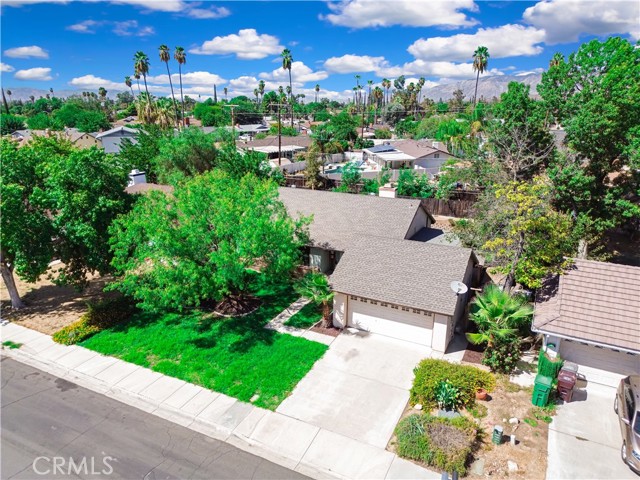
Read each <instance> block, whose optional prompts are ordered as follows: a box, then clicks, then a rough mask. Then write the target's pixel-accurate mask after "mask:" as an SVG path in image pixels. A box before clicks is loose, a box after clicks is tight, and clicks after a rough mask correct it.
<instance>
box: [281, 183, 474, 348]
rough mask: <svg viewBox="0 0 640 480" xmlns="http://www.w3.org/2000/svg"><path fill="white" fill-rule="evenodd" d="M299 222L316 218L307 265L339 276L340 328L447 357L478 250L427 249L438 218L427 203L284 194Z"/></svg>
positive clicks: (283, 191) (336, 306)
mask: <svg viewBox="0 0 640 480" xmlns="http://www.w3.org/2000/svg"><path fill="white" fill-rule="evenodd" d="M280 200H281V201H282V202H283V203H284V204H285V206H286V208H287V211H288V212H289V214H290V215H291V216H293V217H298V216H300V215H303V216H312V218H313V220H312V222H311V225H310V227H309V236H310V242H309V246H308V247H307V250H306V252H305V263H306V264H307V265H309V266H312V267H316V268H318V269H319V270H320V271H322V272H325V273H332V275H331V284H332V287H333V289H334V291H335V293H336V295H335V297H334V318H333V322H334V325H336V326H337V327H345V326H351V327H355V328H359V329H361V330H366V331H369V332H372V333H379V334H382V335H386V336H390V337H393V338H398V339H401V340H406V341H410V342H414V343H418V344H421V345H425V346H428V347H430V348H433V349H434V350H437V351H440V352H444V351H446V348H447V346H448V344H449V342H450V340H451V338H452V337H453V334H454V331H455V330H463V329H464V325H463V324H460V322H461V320H462V318H463V313H464V311H465V307H466V305H467V300H468V295H469V292H467V293H465V294H462V295H460V296H456V294H455V293H454V292H453V291H452V289H451V282H453V281H461V282H463V283H464V284H465V285H467V286H469V287H472V286H475V285H476V284H477V279H478V277H479V275H478V274H477V273H478V272H479V271H480V270H478V269H476V268H474V267H475V266H476V265H477V264H478V260H477V259H476V257H475V255H474V254H473V252H472V251H471V250H470V249H467V248H460V247H457V246H450V245H438V244H434V243H427V242H424V241H422V239H423V238H429V235H425V230H429V229H430V228H431V225H432V223H433V222H434V219H433V217H432V216H431V215H430V214H429V212H427V211H426V210H425V209H424V207H423V206H422V203H421V202H420V201H419V200H417V199H416V200H414V199H391V198H381V197H376V196H368V195H351V194H346V193H336V192H326V191H317V190H303V189H295V188H280Z"/></svg>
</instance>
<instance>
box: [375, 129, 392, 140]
mask: <svg viewBox="0 0 640 480" xmlns="http://www.w3.org/2000/svg"><path fill="white" fill-rule="evenodd" d="M374 138H377V139H382V140H387V139H389V138H391V130H389V129H388V128H379V129H377V130H376V131H375V132H374Z"/></svg>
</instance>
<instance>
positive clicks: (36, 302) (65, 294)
mask: <svg viewBox="0 0 640 480" xmlns="http://www.w3.org/2000/svg"><path fill="white" fill-rule="evenodd" d="M15 280H16V286H17V287H18V292H20V295H21V296H22V300H23V301H24V303H25V304H26V307H25V308H22V309H20V310H13V309H12V308H11V301H10V300H9V293H8V292H7V289H6V287H5V285H4V283H3V282H0V287H1V288H0V301H1V302H2V318H4V319H7V320H10V321H12V322H14V323H17V324H18V325H22V326H24V327H27V328H31V329H33V330H37V331H39V332H42V333H46V334H47V335H51V334H53V333H55V332H57V331H58V330H60V329H61V328H62V327H65V326H67V325H69V324H71V323H73V322H75V321H76V320H78V318H79V317H80V316H81V315H82V314H83V313H84V312H86V310H87V305H86V304H87V302H88V301H97V300H100V299H101V298H104V297H105V296H106V295H107V294H105V293H104V292H103V291H102V290H103V288H104V286H105V284H106V283H107V281H108V279H107V278H105V277H97V276H92V277H90V278H89V286H88V287H87V288H86V289H85V290H84V291H82V292H79V291H78V290H76V289H74V288H72V287H59V286H57V285H54V284H53V283H52V282H51V281H50V280H48V279H47V278H46V276H43V277H41V278H40V280H38V281H37V282H36V283H27V282H23V281H22V280H20V279H19V278H17V277H15Z"/></svg>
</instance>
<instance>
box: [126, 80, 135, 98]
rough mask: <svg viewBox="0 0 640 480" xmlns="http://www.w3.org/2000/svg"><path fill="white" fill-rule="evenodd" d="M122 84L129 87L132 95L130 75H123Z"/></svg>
mask: <svg viewBox="0 0 640 480" xmlns="http://www.w3.org/2000/svg"><path fill="white" fill-rule="evenodd" d="M124 84H125V85H126V86H127V87H129V90H131V96H132V97H133V88H131V85H133V84H132V83H131V77H130V76H129V75H127V76H126V77H124ZM134 98H135V97H134Z"/></svg>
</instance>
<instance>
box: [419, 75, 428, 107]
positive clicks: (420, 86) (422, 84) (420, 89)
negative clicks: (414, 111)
mask: <svg viewBox="0 0 640 480" xmlns="http://www.w3.org/2000/svg"><path fill="white" fill-rule="evenodd" d="M425 82H426V80H425V79H424V77H420V78H419V79H418V106H420V104H421V103H422V87H424V84H425Z"/></svg>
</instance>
